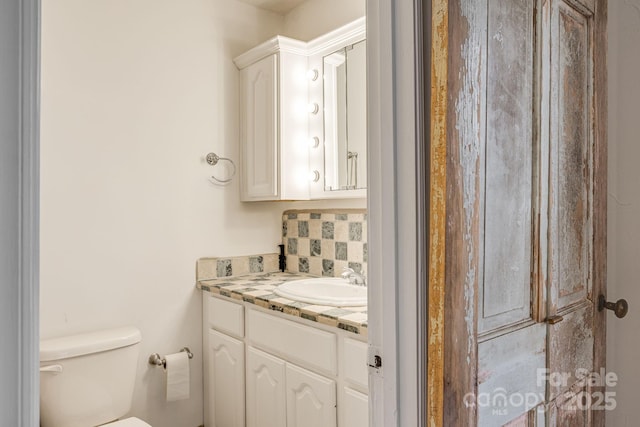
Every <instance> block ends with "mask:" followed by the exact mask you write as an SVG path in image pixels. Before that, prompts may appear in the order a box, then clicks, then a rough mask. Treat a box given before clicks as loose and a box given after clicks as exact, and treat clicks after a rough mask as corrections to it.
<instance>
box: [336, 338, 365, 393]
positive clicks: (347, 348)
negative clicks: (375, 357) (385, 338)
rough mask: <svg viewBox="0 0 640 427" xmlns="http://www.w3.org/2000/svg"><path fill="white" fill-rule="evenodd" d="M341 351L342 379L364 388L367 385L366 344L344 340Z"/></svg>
mask: <svg viewBox="0 0 640 427" xmlns="http://www.w3.org/2000/svg"><path fill="white" fill-rule="evenodd" d="M342 349H343V351H342V366H343V369H344V371H343V375H344V378H345V379H346V380H347V381H349V382H351V383H354V384H356V385H359V386H361V387H364V388H366V387H367V386H368V384H369V369H368V367H367V349H368V345H367V343H365V342H362V341H356V340H352V339H351V338H345V339H344V345H343V347H342Z"/></svg>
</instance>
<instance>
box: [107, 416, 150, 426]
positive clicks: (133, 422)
mask: <svg viewBox="0 0 640 427" xmlns="http://www.w3.org/2000/svg"><path fill="white" fill-rule="evenodd" d="M101 427H151V425H149V424H147V423H145V422H144V421H142V420H141V419H140V418H136V417H131V418H125V419H124V420H119V421H114V422H112V423H109V424H105V425H103V426H101Z"/></svg>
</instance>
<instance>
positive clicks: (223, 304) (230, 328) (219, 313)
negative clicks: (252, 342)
mask: <svg viewBox="0 0 640 427" xmlns="http://www.w3.org/2000/svg"><path fill="white" fill-rule="evenodd" d="M209 326H210V327H211V328H213V329H216V330H218V331H220V332H224V333H226V334H229V335H233V336H235V337H238V338H243V337H244V307H243V306H242V305H241V304H236V303H234V302H231V301H225V300H223V299H221V298H216V297H214V296H212V297H210V298H209Z"/></svg>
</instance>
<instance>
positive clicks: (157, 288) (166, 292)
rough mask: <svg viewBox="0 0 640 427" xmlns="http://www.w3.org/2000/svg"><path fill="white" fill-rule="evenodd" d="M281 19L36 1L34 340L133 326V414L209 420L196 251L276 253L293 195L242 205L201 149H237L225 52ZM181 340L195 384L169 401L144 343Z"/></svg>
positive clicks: (160, 345)
mask: <svg viewBox="0 0 640 427" xmlns="http://www.w3.org/2000/svg"><path fill="white" fill-rule="evenodd" d="M283 25H284V18H283V17H282V16H279V15H275V14H272V13H269V12H265V11H262V10H260V9H256V8H254V7H251V6H247V5H245V4H242V3H239V2H237V1H235V0H184V1H174V0H136V1H130V0H96V1H91V2H87V1H84V0H59V1H56V2H44V4H43V33H42V74H43V77H42V152H41V154H42V170H41V173H42V192H41V194H42V197H41V203H42V221H41V226H42V234H41V239H42V250H41V259H42V261H41V274H42V279H41V337H42V338H49V337H54V336H60V335H66V334H72V333H77V332H84V331H89V330H94V329H99V328H107V327H115V326H120V325H127V324H131V325H135V326H137V327H139V328H140V329H141V331H142V336H143V343H142V348H141V357H140V361H139V368H138V380H137V383H136V389H135V397H134V406H133V408H132V414H133V415H136V416H139V417H141V418H143V419H145V420H146V421H148V422H149V423H150V424H152V425H153V426H154V427H175V426H185V427H195V426H197V425H199V424H201V422H202V404H203V403H202V368H201V361H202V359H201V351H202V348H201V334H202V330H201V306H200V304H201V302H200V301H201V295H200V293H199V291H197V290H196V289H195V287H194V280H195V261H196V259H197V258H200V257H205V256H233V255H244V254H255V253H264V252H275V251H276V250H277V248H276V246H275V245H277V244H278V243H279V241H280V239H281V236H280V233H281V226H280V215H281V213H282V211H283V210H285V209H289V208H292V207H309V206H315V207H363V206H365V202H364V201H363V200H357V201H344V202H315V203H311V202H308V203H253V204H247V203H241V202H240V201H239V188H238V181H237V179H236V180H234V182H233V183H232V184H231V185H230V186H228V187H219V186H214V185H212V184H211V183H210V182H209V181H208V180H207V176H208V175H209V174H211V173H212V172H213V171H214V169H212V168H211V167H210V166H208V165H206V164H205V163H204V160H203V159H204V155H205V154H206V153H207V152H210V151H214V152H216V153H218V154H219V155H222V156H228V157H231V158H233V159H236V160H237V159H238V110H239V107H238V71H237V69H236V68H235V66H234V64H233V62H232V58H233V57H235V56H236V55H238V54H240V53H241V52H243V51H244V50H246V49H248V48H250V47H253V46H254V45H256V44H258V43H260V42H262V41H264V40H266V39H267V38H269V37H271V36H273V35H275V34H276V33H278V32H280V31H278V30H279V29H281V28H282V26H283ZM185 345H186V346H189V347H190V348H191V349H192V350H193V352H194V353H195V354H196V359H194V361H193V362H192V364H191V368H192V374H191V379H192V386H191V392H192V397H191V399H189V400H187V401H182V402H174V403H165V402H164V398H163V393H164V383H163V381H164V379H163V377H162V372H161V371H160V370H159V369H155V368H149V367H148V366H147V363H146V359H147V356H148V355H149V354H150V353H154V352H158V353H160V354H167V353H172V352H175V351H177V350H179V349H180V348H181V347H183V346H185Z"/></svg>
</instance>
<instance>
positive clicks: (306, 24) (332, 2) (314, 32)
mask: <svg viewBox="0 0 640 427" xmlns="http://www.w3.org/2000/svg"><path fill="white" fill-rule="evenodd" d="M365 12H366V0H307V1H305V2H304V3H302V4H301V5H300V6H298V7H296V8H295V9H293V10H291V11H290V12H289V13H288V14H287V15H285V17H284V28H283V30H282V35H285V36H288V37H293V38H297V39H299V40H302V41H309V40H312V39H314V38H316V37H318V36H321V35H323V34H325V33H328V32H329V31H331V30H334V29H336V28H338V27H340V26H342V25H345V24H348V23H349V22H351V21H355V20H356V19H358V18H361V17H363V16H365Z"/></svg>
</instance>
